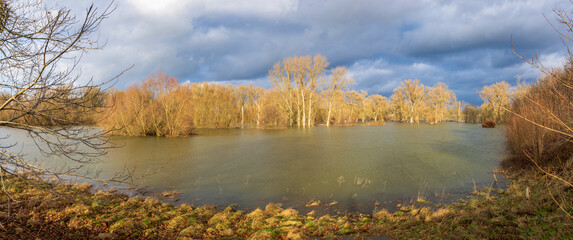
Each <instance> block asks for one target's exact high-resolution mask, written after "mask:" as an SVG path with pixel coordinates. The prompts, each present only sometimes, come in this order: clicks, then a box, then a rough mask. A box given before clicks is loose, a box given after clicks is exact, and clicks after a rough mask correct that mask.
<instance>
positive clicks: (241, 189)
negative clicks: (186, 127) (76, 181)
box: [4, 123, 505, 213]
mask: <svg viewBox="0 0 573 240" xmlns="http://www.w3.org/2000/svg"><path fill="white" fill-rule="evenodd" d="M4 131H5V130H4ZM504 132H505V129H504V128H503V127H498V128H494V129H484V128H481V126H480V125H476V124H461V123H443V124H438V125H426V124H404V123H388V124H386V125H384V126H356V127H331V128H326V127H314V128H307V129H296V128H293V129H287V130H257V129H216V130H198V134H199V135H197V136H192V137H187V138H159V137H113V138H112V142H114V143H115V144H118V145H121V146H123V147H121V148H117V149H111V150H110V152H109V154H108V155H107V156H106V157H105V158H104V161H105V163H101V164H99V166H98V167H100V168H101V169H102V170H103V173H104V175H105V174H109V173H111V172H113V171H117V170H118V169H120V168H121V167H123V166H124V165H128V166H131V167H135V168H136V172H135V178H134V180H135V182H136V184H138V186H140V187H142V188H143V189H145V190H146V191H148V192H149V194H151V195H155V194H159V193H161V192H164V191H173V190H179V191H181V194H180V195H179V196H177V199H178V202H179V203H188V204H193V205H196V206H197V205H203V204H216V205H219V206H226V205H229V204H239V205H240V208H242V209H246V210H249V209H253V208H256V207H264V206H265V205H266V204H267V203H269V202H275V203H282V204H283V207H294V208H297V209H299V210H303V211H304V210H305V209H308V210H313V207H306V206H305V205H307V204H308V203H310V202H313V201H320V202H321V203H322V205H321V206H322V209H323V210H324V209H327V210H330V211H360V212H365V213H371V212H372V211H373V210H374V209H375V208H377V207H378V206H383V207H390V208H391V207H392V206H395V205H396V203H397V202H408V201H416V199H418V198H424V199H429V200H436V199H437V200H444V201H447V200H448V199H450V200H452V198H455V197H459V196H460V195H459V194H467V193H470V192H472V191H473V189H474V182H475V184H476V185H477V186H478V187H482V186H489V185H491V184H492V183H493V175H492V170H494V169H495V168H497V166H498V164H499V162H500V161H501V160H502V159H503V157H504V154H505V137H504ZM15 137H18V136H15ZM26 149H32V148H26ZM30 156H34V154H31V155H30ZM50 160H51V163H50V164H52V163H54V162H55V163H57V162H58V161H59V160H57V159H50ZM48 165H49V164H48ZM448 196H449V198H448ZM333 202H335V203H338V204H336V205H332V206H330V205H328V204H330V203H333ZM377 203H378V204H377Z"/></svg>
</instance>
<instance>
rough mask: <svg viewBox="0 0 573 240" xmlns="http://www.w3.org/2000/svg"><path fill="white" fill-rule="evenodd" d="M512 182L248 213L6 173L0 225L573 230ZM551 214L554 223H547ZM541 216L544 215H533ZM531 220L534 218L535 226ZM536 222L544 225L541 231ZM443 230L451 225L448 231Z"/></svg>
mask: <svg viewBox="0 0 573 240" xmlns="http://www.w3.org/2000/svg"><path fill="white" fill-rule="evenodd" d="M508 180H509V182H508V187H507V189H506V190H499V191H498V196H494V195H490V196H487V195H486V192H480V193H478V194H476V195H473V196H471V197H469V198H467V199H460V200H457V201H456V202H455V203H453V204H451V205H444V206H441V207H440V208H437V209H434V210H433V209H431V208H429V207H420V208H418V207H416V206H414V205H405V206H401V208H400V209H399V210H398V211H395V212H389V211H387V210H380V211H378V212H376V213H374V214H360V213H345V214H343V215H329V214H324V215H322V214H318V213H317V212H316V211H312V212H310V213H308V214H304V213H300V212H299V211H297V210H294V209H292V208H287V209H283V208H282V207H280V206H279V205H277V204H273V203H270V204H268V205H267V206H266V207H265V208H264V209H260V208H258V209H255V210H253V211H250V212H245V211H242V210H238V209H237V208H236V206H234V205H230V206H227V207H225V208H217V207H215V206H209V205H204V206H200V207H193V206H189V205H187V204H181V205H180V206H174V205H173V204H170V203H165V202H162V201H159V200H157V199H154V198H145V199H144V198H142V197H135V198H130V197H128V196H126V195H123V194H117V193H109V192H103V191H99V192H97V193H92V192H91V185H89V184H76V185H67V184H47V183H41V182H38V181H35V180H25V179H22V178H19V177H17V176H4V183H5V186H6V190H7V191H8V193H10V194H11V196H12V197H13V198H14V199H21V200H20V201H19V202H17V203H16V202H11V201H10V200H9V199H8V197H7V195H5V194H4V195H2V196H1V198H0V199H1V201H0V202H1V203H0V205H1V206H2V209H0V212H2V214H1V215H0V223H2V225H3V226H4V229H2V231H0V236H2V237H4V238H7V239H12V238H22V237H24V238H27V237H29V238H34V237H42V238H45V237H48V238H49V237H50V236H54V237H56V236H57V237H58V238H63V239H74V238H95V239H142V238H143V239H158V238H164V239H174V238H182V239H184V238H186V237H189V238H201V239H218V238H227V239H236V238H241V239H249V238H250V239H277V238H278V239H304V238H320V237H334V236H388V237H392V238H412V237H413V238H432V237H439V238H449V237H464V236H465V237H470V236H474V237H477V238H509V237H511V238H515V237H516V236H522V237H523V236H529V237H532V236H533V238H536V236H537V237H543V236H544V237H548V236H550V237H557V238H560V237H569V236H573V233H572V231H573V230H571V229H573V224H572V222H573V221H571V220H569V221H563V220H567V219H566V217H567V216H565V215H564V214H561V215H559V212H552V214H550V215H549V216H547V214H545V215H540V214H539V213H538V212H539V211H532V210H531V208H532V207H531V206H530V205H531V201H523V189H524V185H526V186H528V187H529V185H530V184H533V183H534V182H532V181H531V179H529V181H528V179H527V178H524V177H514V179H509V178H508ZM524 182H525V184H524ZM542 187H543V186H542V185H538V186H531V189H532V190H531V192H530V194H531V195H532V196H531V197H532V198H533V197H543V196H542V195H540V196H537V195H534V194H536V193H537V192H538V190H539V191H540V190H543V189H542ZM517 200H521V201H519V202H516V201H517ZM508 204H511V205H508ZM515 205H518V206H517V207H516V206H515ZM522 207H523V208H525V209H521V208H522ZM542 207H544V208H546V207H548V206H542ZM549 207H551V206H549ZM552 208H556V207H552ZM527 209H529V210H527ZM523 212H525V213H526V214H525V215H524V214H523ZM545 212H547V211H545ZM522 215H523V216H522ZM524 217H525V218H526V219H527V222H528V225H525V226H526V227H525V228H524V225H522V224H517V225H516V223H515V222H514V221H515V220H516V218H517V219H522V218H524ZM547 217H550V218H549V219H550V220H551V221H549V222H545V221H544V220H547ZM563 217H565V218H563ZM537 218H539V219H540V220H541V221H539V220H535V219H537ZM559 219H561V220H560V221H558V220H559ZM534 222H535V223H536V224H533V225H530V224H531V223H534ZM539 226H541V227H542V228H540V229H538V227H539ZM445 228H447V229H450V230H448V231H445V230H444V229H445ZM54 234H55V235H54ZM460 234H461V235H460ZM516 234H517V235H516ZM524 234H525V235H524ZM548 234H549V235H548Z"/></svg>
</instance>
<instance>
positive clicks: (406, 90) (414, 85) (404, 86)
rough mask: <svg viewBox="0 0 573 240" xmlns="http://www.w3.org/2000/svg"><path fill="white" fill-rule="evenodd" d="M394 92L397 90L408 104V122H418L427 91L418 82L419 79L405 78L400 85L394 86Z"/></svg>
mask: <svg viewBox="0 0 573 240" xmlns="http://www.w3.org/2000/svg"><path fill="white" fill-rule="evenodd" d="M394 92H395V93H396V92H399V93H400V94H401V96H402V97H404V100H405V101H406V103H407V104H408V109H407V117H408V119H409V120H408V122H410V123H414V122H416V123H418V122H420V118H421V110H422V106H423V104H424V100H425V99H426V97H427V93H428V90H427V89H426V88H425V87H424V85H423V84H420V81H419V80H417V79H416V80H405V81H403V82H401V83H400V86H399V87H398V88H396V89H395V91H394Z"/></svg>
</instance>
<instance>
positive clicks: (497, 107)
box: [479, 82, 512, 123]
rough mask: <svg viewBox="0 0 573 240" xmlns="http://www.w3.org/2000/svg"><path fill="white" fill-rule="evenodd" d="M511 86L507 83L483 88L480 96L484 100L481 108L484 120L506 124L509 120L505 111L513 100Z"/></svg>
mask: <svg viewBox="0 0 573 240" xmlns="http://www.w3.org/2000/svg"><path fill="white" fill-rule="evenodd" d="M511 91H512V89H511V85H509V83H507V82H498V83H495V84H492V85H489V86H485V87H483V89H482V90H481V91H480V92H479V96H480V97H481V99H482V100H483V104H482V106H481V111H482V118H483V119H484V120H485V119H491V120H494V121H496V122H498V123H499V122H504V121H505V119H506V118H507V115H508V114H507V112H506V111H505V109H508V108H509V104H510V98H511Z"/></svg>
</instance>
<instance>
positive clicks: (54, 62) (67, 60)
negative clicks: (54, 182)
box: [0, 1, 112, 177]
mask: <svg viewBox="0 0 573 240" xmlns="http://www.w3.org/2000/svg"><path fill="white" fill-rule="evenodd" d="M111 10H112V9H110V8H109V7H108V8H107V9H104V11H103V12H98V10H97V9H96V8H95V7H94V6H93V5H92V6H90V7H89V8H87V11H86V13H85V16H82V18H76V17H75V16H74V15H73V13H72V11H71V10H69V9H61V10H57V11H48V10H45V9H44V5H43V3H42V2H41V1H0V69H1V71H0V85H1V88H2V91H3V95H2V97H3V98H2V101H1V102H0V113H1V115H2V116H3V118H2V119H1V120H0V125H1V126H3V127H8V128H14V129H19V130H23V131H26V132H27V133H28V134H29V136H31V138H32V139H33V140H34V141H35V143H36V146H37V148H38V149H39V150H40V151H41V152H42V153H44V155H45V156H51V155H59V156H65V157H66V158H67V159H69V160H72V161H74V162H78V163H88V162H93V161H94V160H95V158H96V157H98V156H100V155H102V154H104V153H105V152H106V146H107V145H106V144H107V139H106V138H105V137H104V134H105V133H104V132H101V131H97V130H94V129H91V128H86V127H80V126H78V125H79V124H81V120H82V119H81V118H82V116H83V115H85V114H87V113H89V112H91V111H93V106H94V103H97V102H98V101H100V100H101V95H100V94H94V92H93V91H94V90H93V89H96V88H98V87H100V86H101V85H95V84H93V82H91V81H88V82H87V83H85V82H86V81H80V76H79V75H76V74H74V73H75V71H74V70H75V68H76V67H77V65H78V61H77V59H79V57H78V56H79V55H80V54H82V53H84V52H86V51H89V50H94V49H99V48H100V47H101V45H98V43H97V41H96V40H97V39H96V38H94V37H92V35H93V33H95V32H96V31H97V30H98V28H99V26H100V24H101V22H102V21H103V20H104V19H105V18H106V17H107V16H108V15H109V14H110V13H111ZM6 113H8V114H6ZM62 113H65V114H62ZM45 125H49V126H52V127H48V126H45ZM10 140H11V138H10V136H3V146H1V149H0V155H1V161H2V164H1V165H0V168H1V171H2V172H11V173H15V172H18V171H21V170H24V171H27V172H34V173H40V174H55V175H59V174H68V175H74V176H80V175H81V176H82V177H90V176H87V175H84V174H80V175H78V174H77V173H74V172H73V171H72V170H73V169H72V168H71V167H67V168H58V169H46V168H43V167H40V166H37V165H33V164H31V163H30V161H27V160H26V161H25V160H24V159H23V158H22V155H21V154H20V153H18V152H14V151H13V149H14V148H13V147H14V146H15V143H9V142H10ZM7 142H8V143H7ZM92 177H93V176H92Z"/></svg>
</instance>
